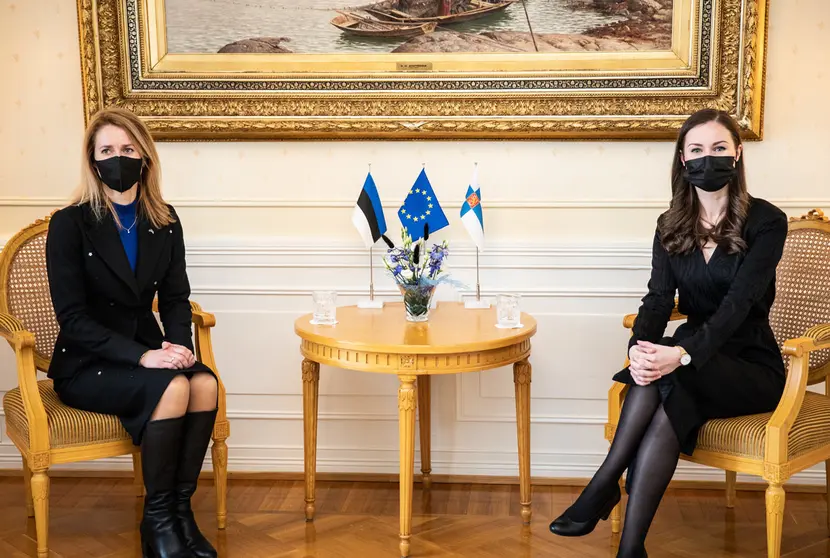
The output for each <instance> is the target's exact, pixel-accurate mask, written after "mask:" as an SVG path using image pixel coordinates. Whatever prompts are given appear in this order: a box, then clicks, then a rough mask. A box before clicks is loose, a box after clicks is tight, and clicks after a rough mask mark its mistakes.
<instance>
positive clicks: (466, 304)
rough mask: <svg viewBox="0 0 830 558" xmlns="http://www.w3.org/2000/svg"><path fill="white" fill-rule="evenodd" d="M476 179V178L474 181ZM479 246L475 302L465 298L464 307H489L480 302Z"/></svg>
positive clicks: (475, 171)
mask: <svg viewBox="0 0 830 558" xmlns="http://www.w3.org/2000/svg"><path fill="white" fill-rule="evenodd" d="M473 165H475V170H474V173H473V174H474V175H475V176H476V177H478V162H474V163H473ZM477 180H478V179H477V178H476V181H477ZM479 252H480V250H479V248H478V244H476V300H475V302H473V301H471V300H467V301H465V302H464V307H465V308H490V303H489V302H482V300H481V277H480V276H481V274H480V266H479V257H478V256H479Z"/></svg>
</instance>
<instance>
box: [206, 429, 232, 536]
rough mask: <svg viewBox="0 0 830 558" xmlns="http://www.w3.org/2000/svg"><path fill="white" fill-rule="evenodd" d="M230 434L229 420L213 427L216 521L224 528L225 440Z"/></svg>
mask: <svg viewBox="0 0 830 558" xmlns="http://www.w3.org/2000/svg"><path fill="white" fill-rule="evenodd" d="M229 435H230V425H229V424H228V422H227V421H223V422H221V423H216V425H214V427H213V446H212V447H211V449H210V456H211V459H212V461H213V484H214V486H215V487H216V523H217V526H218V527H219V529H224V528H225V527H226V526H227V522H228V444H227V443H226V442H225V440H227V439H228V436H229Z"/></svg>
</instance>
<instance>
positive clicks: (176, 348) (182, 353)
mask: <svg viewBox="0 0 830 558" xmlns="http://www.w3.org/2000/svg"><path fill="white" fill-rule="evenodd" d="M161 348H162V350H165V351H172V352H174V353H176V355H177V356H178V357H179V359H180V360H179V362H181V364H182V368H190V367H191V366H193V365H194V364H196V357H195V356H193V353H191V352H190V349H188V348H187V347H183V346H181V345H174V344H173V343H169V342H167V341H163V342H162V343H161Z"/></svg>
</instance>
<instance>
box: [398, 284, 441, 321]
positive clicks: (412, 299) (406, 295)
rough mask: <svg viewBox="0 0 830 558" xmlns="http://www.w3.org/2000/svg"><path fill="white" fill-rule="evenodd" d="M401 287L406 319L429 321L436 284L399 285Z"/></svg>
mask: <svg viewBox="0 0 830 558" xmlns="http://www.w3.org/2000/svg"><path fill="white" fill-rule="evenodd" d="M399 288H400V290H401V294H403V305H404V308H406V319H407V320H408V321H410V322H425V321H427V320H428V319H429V307H430V306H431V305H432V295H433V294H435V285H425V286H415V285H408V286H402V285H399Z"/></svg>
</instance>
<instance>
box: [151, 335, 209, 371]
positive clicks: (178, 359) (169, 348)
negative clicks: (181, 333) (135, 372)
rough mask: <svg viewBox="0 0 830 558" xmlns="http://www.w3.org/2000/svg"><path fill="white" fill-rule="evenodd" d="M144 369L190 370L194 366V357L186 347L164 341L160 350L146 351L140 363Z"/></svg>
mask: <svg viewBox="0 0 830 558" xmlns="http://www.w3.org/2000/svg"><path fill="white" fill-rule="evenodd" d="M139 364H140V365H141V366H143V367H144V368H168V369H178V370H181V369H183V368H190V367H191V366H193V365H194V364H196V357H195V356H193V353H192V352H191V351H190V349H188V348H187V347H183V346H181V345H174V344H173V343H168V342H167V341H164V342H163V343H162V344H161V349H156V350H154V351H147V352H146V353H145V354H144V356H143V357H141V362H139Z"/></svg>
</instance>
